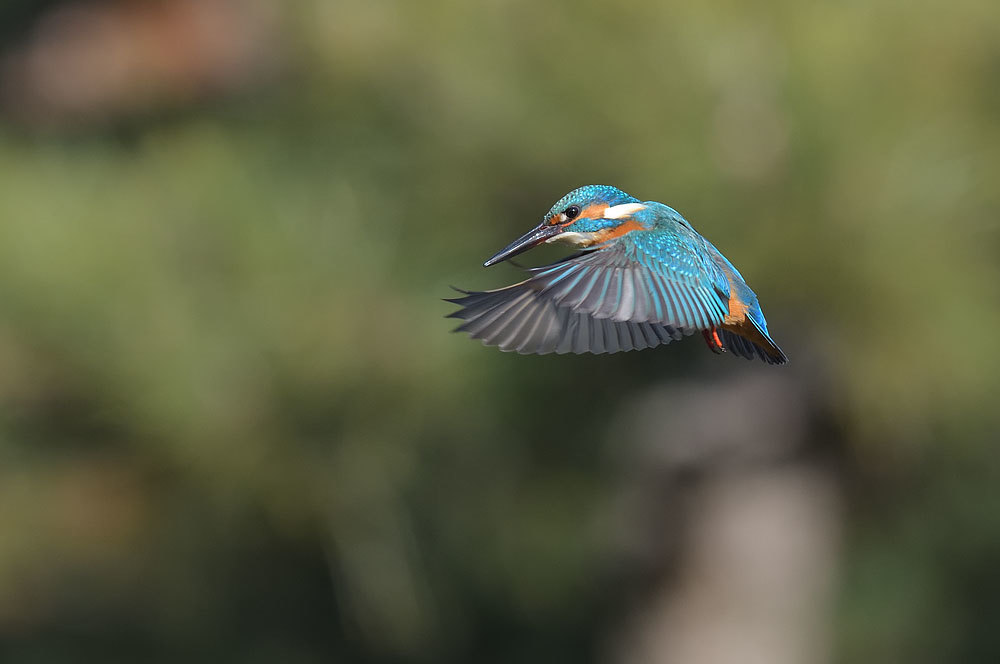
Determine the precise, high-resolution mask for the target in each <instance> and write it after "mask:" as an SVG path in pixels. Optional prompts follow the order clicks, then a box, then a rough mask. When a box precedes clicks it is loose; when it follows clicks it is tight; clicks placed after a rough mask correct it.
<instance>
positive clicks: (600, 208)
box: [563, 203, 608, 226]
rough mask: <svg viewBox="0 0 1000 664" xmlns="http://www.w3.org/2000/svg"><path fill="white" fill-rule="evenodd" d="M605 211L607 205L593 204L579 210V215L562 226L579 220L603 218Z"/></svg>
mask: <svg viewBox="0 0 1000 664" xmlns="http://www.w3.org/2000/svg"><path fill="white" fill-rule="evenodd" d="M607 209H608V205H607V203H593V204H591V205H588V206H587V207H585V208H583V209H582V210H580V214H578V215H576V216H575V217H573V218H572V219H570V220H568V221H566V222H565V223H563V226H569V225H570V224H572V223H573V222H574V221H577V220H579V219H600V218H601V217H603V216H604V211H605V210H607Z"/></svg>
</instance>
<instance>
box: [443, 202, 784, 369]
mask: <svg viewBox="0 0 1000 664" xmlns="http://www.w3.org/2000/svg"><path fill="white" fill-rule="evenodd" d="M543 242H561V243H565V244H569V245H572V246H574V247H576V248H577V249H579V250H580V251H579V252H578V253H576V254H574V255H572V256H570V257H568V258H566V259H564V260H561V261H559V262H557V263H553V264H552V265H546V266H544V267H539V268H534V269H532V270H530V273H531V276H530V277H529V278H528V279H526V280H524V281H522V282H520V283H516V284H514V285H512V286H507V287H506V288H500V289H497V290H491V291H484V292H472V291H460V292H461V293H463V295H462V296H461V297H457V298H453V299H450V300H448V301H449V302H453V303H455V304H457V305H459V307H460V308H459V309H458V311H455V312H454V313H452V314H450V317H452V318H459V319H461V320H462V321H463V323H462V324H461V325H460V326H459V327H458V328H457V330H456V331H461V332H468V333H469V334H470V335H471V336H472V337H473V338H476V339H481V340H482V342H483V343H484V344H486V345H488V346H497V347H499V348H500V350H504V351H517V352H518V353H522V354H540V355H541V354H545V353H615V352H619V351H628V350H641V349H644V348H652V347H654V346H659V345H661V344H668V343H670V342H671V341H677V340H679V339H681V338H683V337H684V336H688V335H692V334H694V333H696V332H701V333H702V335H703V336H704V338H705V341H706V343H707V344H708V347H709V348H710V349H711V350H712V351H713V352H716V353H725V352H729V353H732V354H733V355H737V356H740V357H744V358H747V359H754V358H759V359H761V360H763V361H764V362H767V363H768V364H784V363H785V362H787V361H788V358H787V357H786V356H785V354H784V353H783V352H782V351H781V349H780V348H778V346H777V344H775V343H774V341H773V340H772V339H771V337H770V334H769V333H768V331H767V321H766V320H765V319H764V313H763V311H761V308H760V303H759V302H758V300H757V296H756V295H755V294H754V292H753V291H752V290H750V287H749V286H747V283H746V281H744V280H743V276H742V275H740V273H739V270H737V269H736V267H735V266H734V265H733V264H732V263H730V262H729V260H728V259H727V258H726V257H725V256H723V255H722V252H720V251H719V250H718V249H716V248H715V245H713V244H712V243H711V242H709V241H708V240H706V239H705V238H703V237H702V236H701V235H699V234H698V232H697V231H695V230H694V228H693V227H692V226H691V224H689V223H688V222H687V220H686V219H684V217H682V216H681V215H680V213H678V212H677V211H676V210H674V209H673V208H671V207H668V206H666V205H664V204H663V203H657V202H656V201H639V199H637V198H635V197H633V196H630V195H628V194H626V193H625V192H623V191H621V190H620V189H616V188H615V187H611V186H607V185H587V186H585V187H580V188H579V189H574V190H573V191H571V192H570V193H568V194H566V195H565V196H563V197H562V198H561V199H559V201H558V202H557V203H556V204H555V205H553V206H552V209H550V210H549V211H548V213H547V214H546V215H545V217H544V218H543V219H542V222H541V223H540V224H539V225H538V226H536V227H535V228H533V229H532V230H530V231H528V232H527V233H525V234H524V235H523V236H521V237H520V238H518V239H517V240H514V242H512V243H511V244H510V245H509V246H507V247H505V248H504V249H502V250H501V251H499V252H498V253H497V254H496V255H495V256H493V257H492V258H490V259H489V260H488V261H486V263H484V265H485V266H486V267H489V266H490V265H494V264H496V263H499V262H501V261H504V260H507V259H508V258H511V257H513V256H516V255H517V254H520V253H521V252H524V251H527V250H528V249H531V248H532V247H535V246H537V245H539V244H542V243H543Z"/></svg>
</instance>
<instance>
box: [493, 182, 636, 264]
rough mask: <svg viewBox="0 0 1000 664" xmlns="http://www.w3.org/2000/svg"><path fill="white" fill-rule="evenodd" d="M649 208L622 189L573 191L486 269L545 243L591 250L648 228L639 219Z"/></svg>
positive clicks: (589, 187)
mask: <svg viewBox="0 0 1000 664" xmlns="http://www.w3.org/2000/svg"><path fill="white" fill-rule="evenodd" d="M645 209H646V206H645V205H643V204H642V203H640V202H639V199H637V198H635V197H633V196H629V195H628V194H626V193H625V192H624V191H622V190H621V189H616V188H615V187H611V186H608V185H603V184H590V185H587V186H585V187H580V188H579V189H574V190H573V191H571V192H569V193H568V194H566V195H565V196H563V197H562V198H560V199H559V201H558V202H557V203H556V204H555V205H553V206H552V209H551V210H549V211H548V214H546V215H545V217H543V218H542V223H540V224H538V226H536V227H535V228H533V229H531V230H530V231H528V232H527V233H525V234H524V235H522V236H521V237H519V238H518V239H516V240H514V241H513V242H511V243H510V245H508V246H507V247H505V248H504V249H501V250H500V251H499V252H497V254H496V255H495V256H493V257H492V258H490V259H489V260H488V261H486V262H485V263H484V264H483V265H485V266H486V267H489V266H490V265H495V264H496V263H499V262H500V261H504V260H507V259H508V258H512V257H513V256H516V255H517V254H520V253H521V252H523V251H527V250H528V249H531V248H532V247H535V246H538V245H539V244H541V243H543V242H566V243H568V244H572V245H575V246H577V247H581V248H586V247H592V246H595V245H598V244H601V243H604V242H607V241H608V240H612V239H614V238H616V237H621V236H622V235H624V234H626V233H629V232H631V231H633V230H640V229H643V228H646V227H647V225H646V224H645V223H644V222H643V221H642V220H641V219H638V218H637V217H636V214H637V213H639V212H641V211H643V210H645Z"/></svg>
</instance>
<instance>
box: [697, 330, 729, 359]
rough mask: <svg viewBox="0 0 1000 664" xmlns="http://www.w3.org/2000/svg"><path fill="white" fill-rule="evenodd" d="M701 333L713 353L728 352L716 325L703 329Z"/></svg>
mask: <svg viewBox="0 0 1000 664" xmlns="http://www.w3.org/2000/svg"><path fill="white" fill-rule="evenodd" d="M701 334H702V336H704V337H705V343H706V344H708V349H709V350H710V351H712V352H713V353H725V352H726V347H725V346H723V345H722V339H720V338H719V332H718V330H716V329H715V328H714V327H710V328H708V329H707V330H702V331H701Z"/></svg>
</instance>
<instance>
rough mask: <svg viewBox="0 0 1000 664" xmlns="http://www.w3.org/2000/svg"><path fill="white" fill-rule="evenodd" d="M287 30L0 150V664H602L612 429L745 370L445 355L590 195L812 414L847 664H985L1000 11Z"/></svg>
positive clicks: (680, 363) (509, 19)
mask: <svg viewBox="0 0 1000 664" xmlns="http://www.w3.org/2000/svg"><path fill="white" fill-rule="evenodd" d="M22 9H23V8H22ZM10 11H14V10H10ZM18 11H19V12H21V11H22V10H18ZM20 15H21V13H19V14H18V16H20ZM12 16H13V14H12ZM279 20H280V27H279V29H280V31H281V34H282V35H283V42H282V43H283V45H284V46H283V48H284V52H283V53H282V65H281V75H280V76H277V77H275V78H274V79H273V80H269V81H267V82H265V83H262V84H261V86H260V87H258V88H254V89H251V90H250V91H245V92H242V93H240V94H238V95H236V96H234V97H229V98H228V99H225V100H223V101H214V102H210V103H205V104H202V105H195V106H185V107H182V108H166V109H162V111H157V112H151V113H146V114H139V115H138V116H130V117H127V118H111V119H109V120H108V121H106V122H103V123H96V124H88V125H86V126H82V127H81V126H77V127H73V128H71V129H66V130H61V129H58V128H55V129H53V128H45V129H37V128H25V127H24V126H23V125H20V124H18V123H16V122H13V121H9V122H7V123H6V124H5V125H4V126H3V127H0V219H2V220H3V221H2V224H0V408H2V410H0V412H2V419H0V455H2V459H3V463H2V464H0V496H2V501H0V504H3V506H4V508H3V510H2V512H3V515H2V516H0V532H2V533H3V535H2V536H0V634H2V635H3V638H4V641H5V642H6V644H5V648H7V649H8V652H9V654H10V659H8V660H7V661H58V660H61V659H62V658H64V657H69V656H70V655H71V654H77V655H78V654H79V653H81V652H83V653H85V654H87V655H88V656H90V657H94V658H101V657H104V658H107V657H125V658H128V657H131V656H138V655H137V653H144V654H145V655H143V656H146V655H148V653H151V652H158V653H161V654H162V658H163V659H164V661H168V660H171V659H172V658H174V657H180V656H181V655H182V653H186V652H190V651H192V650H198V651H200V652H204V653H210V654H212V655H213V656H214V658H215V659H217V660H221V661H246V660H250V661H286V662H294V661H302V662H310V661H326V660H327V659H328V658H329V657H331V656H333V657H335V658H338V659H339V660H341V661H381V660H385V661H471V660H474V661H525V662H528V661H554V660H557V659H558V660H559V661H579V660H581V659H583V660H585V661H586V660H587V659H589V658H593V657H595V656H596V655H595V654H594V653H595V652H596V651H595V647H596V646H595V644H596V642H597V640H598V639H599V637H600V634H601V629H602V625H603V624H604V622H603V621H604V620H606V619H607V618H608V616H607V608H606V604H607V602H608V601H609V597H613V591H612V590H609V589H608V588H607V587H606V586H605V585H603V584H602V583H601V582H600V580H601V579H602V578H603V577H602V576H601V575H602V574H603V573H604V571H605V570H606V567H605V563H606V561H607V556H608V553H609V551H608V549H609V547H608V544H607V541H606V540H607V528H606V526H605V525H604V518H605V516H606V514H607V511H608V509H609V505H608V504H609V501H610V499H611V498H610V497H611V494H612V491H611V488H610V486H611V484H612V483H613V480H614V478H613V468H609V465H610V464H609V463H608V459H609V457H611V456H613V453H614V452H613V450H614V446H615V441H616V436H617V432H616V431H613V430H609V423H610V422H612V421H615V417H614V414H615V413H617V412H619V411H620V409H621V408H622V406H623V405H624V404H627V403H628V402H629V401H630V400H632V399H634V398H636V396H637V395H639V394H641V393H642V392H643V390H644V389H647V388H648V387H650V386H652V385H656V384H659V383H661V382H662V381H664V380H669V379H670V377H671V376H676V375H678V374H695V375H708V374H717V373H718V372H720V371H722V372H725V371H774V369H771V368H766V367H748V366H743V365H737V364H734V363H733V362H734V361H733V360H729V359H727V358H715V357H712V356H710V355H708V354H707V353H706V352H705V351H704V349H703V348H700V347H699V345H698V344H697V343H696V342H694V341H689V342H686V343H684V344H680V345H677V346H671V347H669V348H666V349H661V350H659V351H655V352H650V353H643V354H631V355H621V356H611V357H580V358H573V357H543V358H520V357H513V356H510V355H505V354H501V353H498V352H493V351H488V350H485V349H483V348H481V347H479V346H478V345H477V344H475V343H472V342H470V341H468V340H467V339H465V338H463V337H459V336H454V335H450V334H448V333H447V332H448V330H449V329H450V328H451V327H452V325H451V322H450V321H446V320H444V319H443V318H442V316H443V315H444V314H446V313H447V312H448V311H449V307H448V305H446V304H444V303H442V302H440V300H439V298H441V297H446V296H448V292H449V290H448V285H449V284H452V283H454V284H457V285H460V286H466V287H475V288H486V287H495V286H499V285H501V284H503V283H506V282H507V280H512V279H514V278H515V277H516V275H517V273H516V271H515V270H514V269H513V268H509V267H501V268H494V269H493V270H491V271H489V272H484V271H483V270H481V268H480V267H479V265H480V264H481V262H482V260H483V259H485V258H486V257H487V256H488V255H490V254H491V253H492V252H493V251H495V250H496V249H498V248H499V247H501V246H503V245H504V244H506V242H508V241H509V240H510V239H512V238H513V237H515V236H516V235H518V234H520V233H521V232H523V231H524V230H526V229H527V228H528V227H529V226H530V225H532V224H533V223H535V222H536V220H537V219H538V218H539V217H540V216H541V214H542V213H543V212H544V211H545V210H546V209H547V208H548V206H549V205H550V204H551V202H552V201H554V200H556V199H557V198H558V197H559V196H561V195H562V194H563V193H565V191H567V190H569V189H570V188H572V187H574V186H577V185H580V184H585V183H610V184H615V185H617V186H620V187H622V188H623V189H625V190H627V191H629V192H631V193H634V194H635V195H637V196H639V197H640V198H655V199H658V200H663V201H664V202H667V203H669V204H671V205H673V206H674V207H676V208H677V209H679V210H680V211H681V212H682V213H684V214H685V215H687V217H688V218H689V219H690V220H692V222H693V223H694V224H695V226H696V227H697V228H698V229H699V230H701V231H702V232H703V233H704V234H705V235H707V236H708V237H710V238H711V239H712V240H713V241H714V242H715V243H716V244H717V245H718V246H719V247H720V248H721V249H722V250H723V251H724V252H726V253H727V254H728V255H729V256H730V257H731V258H732V259H733V261H734V262H735V263H736V264H737V265H739V267H740V268H741V270H742V271H743V273H744V275H745V276H747V277H748V279H749V281H750V283H751V284H752V285H753V287H754V288H755V289H756V290H757V292H758V293H759V294H760V295H761V300H762V302H763V304H764V307H765V311H766V312H767V314H768V317H769V321H770V324H771V328H772V331H773V332H774V334H775V337H776V339H777V340H778V342H779V343H780V344H781V345H782V346H783V347H784V348H785V350H786V351H787V352H788V354H789V356H790V357H791V358H792V363H793V364H792V365H790V367H789V368H788V369H787V370H788V371H790V372H794V373H795V375H796V376H799V380H801V381H802V384H803V385H806V386H808V385H817V384H819V385H822V386H823V394H825V395H826V397H825V398H826V399H827V400H828V402H827V404H826V406H827V408H828V409H829V412H830V413H832V414H833V416H834V417H835V418H836V421H837V430H838V432H840V433H839V435H840V436H842V446H843V450H845V451H846V454H847V455H848V456H849V457H850V459H851V461H850V464H849V466H850V469H851V470H850V478H849V480H848V481H847V482H846V484H845V486H846V487H847V489H848V495H847V501H848V503H847V504H848V510H847V515H846V516H847V531H846V541H845V550H844V559H843V561H842V572H841V579H840V585H839V587H838V608H837V618H836V628H835V629H836V631H835V644H834V646H835V656H836V657H837V658H839V661H845V662H853V661H911V662H933V661H970V662H971V661H991V660H993V659H995V658H996V657H997V656H998V653H1000V641H998V640H997V636H996V630H995V629H994V626H995V625H996V623H997V621H998V620H1000V602H998V600H997V597H1000V593H998V592H996V590H997V589H998V588H1000V573H998V572H997V571H996V569H995V565H994V562H995V560H996V559H997V554H998V553H1000V509H998V507H1000V506H998V505H997V500H998V495H1000V494H998V493H997V491H996V487H997V486H998V485H997V481H998V480H1000V468H998V458H997V452H996V449H995V444H996V433H995V432H996V425H997V424H998V417H997V413H996V410H995V407H994V401H995V400H996V396H997V394H1000V352H998V351H997V348H996V344H995V343H994V340H993V338H994V336H995V334H996V332H995V330H996V329H998V328H1000V309H998V307H997V306H996V303H997V302H998V300H1000V298H998V292H997V291H998V284H1000V269H998V251H1000V233H998V230H1000V226H998V222H997V219H998V216H1000V194H998V193H997V192H998V189H997V186H996V182H997V178H998V177H1000V124H998V123H997V118H998V117H1000V93H998V89H1000V88H998V87H997V80H998V74H1000V5H997V4H996V3H992V2H986V1H979V0H961V1H959V2H953V3H947V4H939V5H934V4H930V3H918V4H917V5H914V4H913V3H906V2H899V1H893V0H883V1H881V2H874V3H873V2H864V3H862V2H846V3H811V4H801V3H793V2H776V3H771V4H770V5H769V6H768V7H766V8H765V7H761V6H757V5H748V4H745V3H738V2H726V1H720V2H712V3H660V2H652V1H634V2H624V3H605V2H591V1H586V2H555V3H534V2H526V1H509V2H484V3H451V2H420V3H407V2H371V1H368V0H364V1H361V0H357V1H354V0H344V1H341V2H336V3H330V2H325V1H322V0H314V1H307V0H302V1H299V2H293V3H286V4H285V5H283V8H282V9H281V11H280V14H279ZM19 36H20V33H15V34H12V35H6V36H5V39H7V40H8V41H9V45H10V46H16V44H17V39H18V38H19ZM780 370H782V369H779V371H780ZM747 440H748V443H747V444H748V445H752V444H753V433H752V432H748V435H747ZM103 661H107V659H104V660H103Z"/></svg>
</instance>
